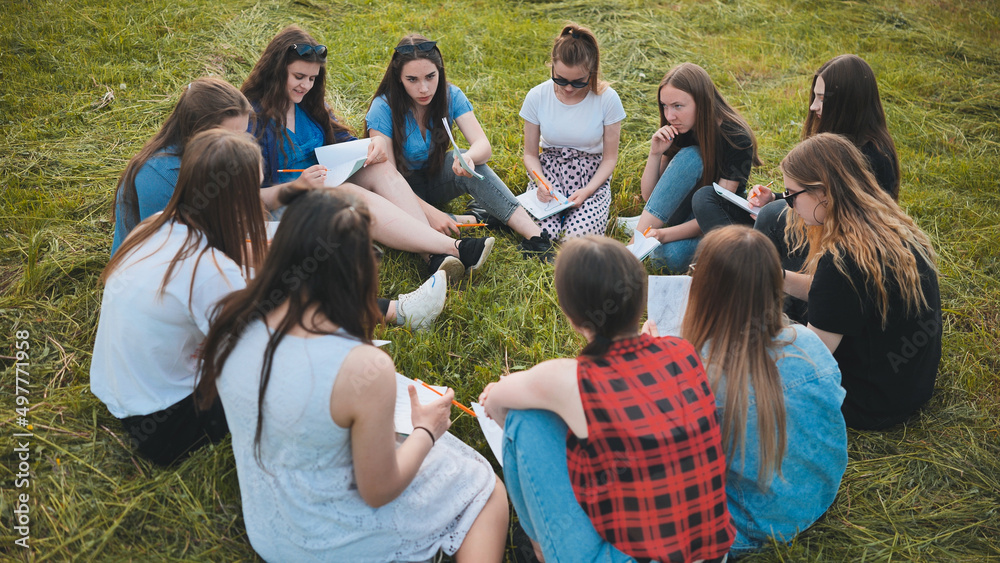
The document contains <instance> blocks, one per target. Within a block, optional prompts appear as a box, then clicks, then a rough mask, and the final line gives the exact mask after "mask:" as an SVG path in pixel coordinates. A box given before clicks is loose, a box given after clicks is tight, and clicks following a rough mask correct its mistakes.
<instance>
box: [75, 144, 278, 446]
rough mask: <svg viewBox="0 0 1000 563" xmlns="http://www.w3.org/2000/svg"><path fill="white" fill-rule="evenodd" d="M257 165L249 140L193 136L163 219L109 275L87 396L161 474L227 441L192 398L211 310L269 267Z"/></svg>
mask: <svg viewBox="0 0 1000 563" xmlns="http://www.w3.org/2000/svg"><path fill="white" fill-rule="evenodd" d="M260 163H261V158H260V149H259V148H258V147H257V143H255V142H254V141H253V139H251V138H250V137H249V136H248V135H246V134H244V133H234V132H232V131H226V130H223V129H211V130H209V131H204V132H202V133H199V134H198V135H196V136H194V137H193V138H192V139H191V140H190V141H189V142H188V143H187V145H186V146H185V156H184V159H183V160H182V161H181V165H180V171H179V173H178V177H177V185H176V187H175V189H174V192H173V196H172V197H171V199H170V202H169V203H167V206H166V208H165V209H164V210H163V212H162V213H157V214H155V215H153V216H151V217H149V218H148V219H146V220H145V221H143V222H142V223H140V224H139V225H137V226H136V227H135V229H134V230H133V231H132V233H131V234H130V235H129V237H128V238H126V239H125V242H124V243H122V245H121V247H120V248H119V249H118V252H116V253H115V255H114V257H112V258H111V261H110V262H109V263H108V265H107V267H106V268H105V269H104V273H103V274H102V275H101V281H102V282H104V294H103V297H102V300H101V317H100V321H98V325H97V337H96V339H95V341H94V355H93V360H92V361H91V365H90V389H91V391H92V392H93V393H94V395H96V396H97V398H99V399H100V400H101V401H102V402H104V404H105V405H107V407H108V410H109V411H111V414H113V415H114V416H115V417H117V418H119V419H121V420H122V424H123V426H124V429H125V432H126V434H127V435H128V437H129V439H130V441H131V442H132V445H133V447H134V448H135V449H136V450H137V451H138V453H139V454H140V455H141V456H143V457H145V458H147V459H149V460H151V461H153V462H154V463H157V464H159V465H170V464H171V463H173V462H175V461H177V460H178V459H181V458H182V457H184V456H185V455H187V453H189V452H190V451H191V450H193V449H195V448H197V447H199V446H201V445H203V444H205V443H207V442H208V441H212V442H217V441H218V440H221V439H222V438H223V437H225V435H226V434H227V433H228V427H227V426H226V419H225V413H224V412H223V410H222V405H221V404H220V403H219V402H218V401H215V402H214V403H212V404H211V405H210V406H208V407H207V408H206V409H204V410H201V411H199V410H198V409H196V408H195V407H194V402H193V401H192V393H193V391H194V384H195V374H196V373H197V367H198V366H197V362H198V356H199V347H200V345H201V343H202V341H203V340H204V338H205V334H207V333H208V325H209V319H210V314H211V311H212V308H213V307H214V306H215V304H216V303H217V302H218V301H219V299H221V298H222V297H224V296H225V295H227V294H229V293H230V292H231V291H234V290H237V289H242V288H243V287H245V286H246V282H245V281H244V279H245V277H246V276H247V274H248V271H249V268H250V267H251V266H253V265H254V264H260V263H261V261H262V259H263V256H264V250H265V245H266V231H265V228H264V210H263V207H262V205H261V201H260V193H259V192H260V175H261V168H260Z"/></svg>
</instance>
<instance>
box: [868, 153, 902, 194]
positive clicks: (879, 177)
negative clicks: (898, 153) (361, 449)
mask: <svg viewBox="0 0 1000 563" xmlns="http://www.w3.org/2000/svg"><path fill="white" fill-rule="evenodd" d="M861 154H863V155H865V159H866V160H867V161H868V166H869V167H871V169H872V172H874V173H875V181H876V182H878V186H879V187H880V188H882V190H883V191H885V193H887V194H889V195H890V196H892V198H893V199H896V195H895V191H896V169H895V167H894V166H893V165H892V159H890V158H889V157H888V156H886V155H884V154H882V151H880V150H878V147H876V146H875V143H874V142H872V141H868V142H867V143H865V144H864V146H862V147H861Z"/></svg>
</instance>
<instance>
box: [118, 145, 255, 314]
mask: <svg viewBox="0 0 1000 563" xmlns="http://www.w3.org/2000/svg"><path fill="white" fill-rule="evenodd" d="M184 150H185V156H184V159H183V160H181V169H180V173H179V175H178V177H177V186H176V187H175V188H174V195H173V197H171V198H170V202H169V203H167V207H166V208H165V209H164V210H163V213H160V214H157V215H154V216H152V217H150V218H148V219H146V220H145V221H143V222H142V223H140V224H139V226H138V227H136V228H135V230H134V231H133V232H132V234H131V235H129V237H128V238H126V239H125V242H124V243H122V245H121V247H120V248H119V249H118V252H116V253H115V255H114V256H112V257H111V260H110V261H109V262H108V265H107V266H106V267H105V268H104V271H103V272H102V273H101V282H102V283H106V282H107V280H108V277H109V276H110V275H111V274H112V273H113V272H114V271H115V269H117V268H118V266H119V265H121V263H122V262H123V261H124V260H125V258H126V257H127V256H129V255H130V254H132V252H138V251H139V249H140V248H141V247H142V246H143V245H144V244H145V243H146V241H147V240H149V238H150V237H152V236H153V234H155V233H156V232H157V231H158V230H159V229H160V228H161V227H163V226H164V225H169V224H172V223H174V222H177V223H181V224H183V225H185V226H186V227H187V237H186V238H185V240H184V243H183V244H182V245H181V247H180V249H179V250H178V251H177V254H176V255H174V257H173V259H171V261H170V265H169V266H168V267H167V272H166V274H164V276H163V282H162V283H161V284H160V289H159V292H160V293H161V294H162V292H163V289H164V287H165V286H166V284H167V283H168V282H169V281H170V280H171V279H172V278H173V276H174V271H175V270H176V268H177V266H178V264H179V263H180V262H182V261H184V260H187V259H189V258H191V257H192V256H193V255H194V253H195V251H196V250H197V249H198V247H199V246H201V244H202V241H204V242H205V248H203V249H202V250H201V252H200V253H199V254H198V257H197V258H196V264H200V263H201V262H200V261H201V258H202V256H204V254H205V253H206V252H208V250H209V249H216V250H220V251H222V252H223V253H224V254H225V255H226V256H228V257H229V258H231V259H232V260H233V261H234V262H236V264H237V265H239V266H240V267H241V268H242V269H243V274H244V276H247V277H248V276H249V267H250V266H251V265H252V264H259V263H260V262H261V260H262V259H263V257H264V249H265V244H266V242H265V241H266V239H267V234H266V231H265V228H264V206H263V204H262V203H261V201H260V166H261V157H260V147H258V146H257V144H256V143H254V142H253V139H251V138H250V136H249V135H247V134H245V133H233V132H231V131H226V130H223V129H210V130H208V131H203V132H201V133H198V134H197V135H195V136H194V138H193V139H191V140H190V141H189V142H188V144H187V145H186V146H185V148H184ZM170 228H172V226H171V227H170ZM248 241H249V243H248ZM196 268H197V266H196ZM191 284H192V286H193V284H194V277H193V276H192V278H191ZM192 289H193V287H192Z"/></svg>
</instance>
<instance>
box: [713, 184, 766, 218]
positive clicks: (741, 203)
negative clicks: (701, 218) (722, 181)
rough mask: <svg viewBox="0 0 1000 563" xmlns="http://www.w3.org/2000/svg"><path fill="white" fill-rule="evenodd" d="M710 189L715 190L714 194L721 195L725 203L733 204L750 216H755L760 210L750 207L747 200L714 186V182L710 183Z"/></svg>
mask: <svg viewBox="0 0 1000 563" xmlns="http://www.w3.org/2000/svg"><path fill="white" fill-rule="evenodd" d="M712 188H713V189H714V190H715V193H717V194H719V195H721V196H722V197H723V198H725V199H726V200H727V201H729V202H731V203H733V204H735V205H736V206H737V207H739V208H740V209H742V210H744V211H746V212H747V213H750V214H753V215H756V214H758V213H760V208H759V207H756V206H753V205H750V202H749V201H747V200H745V199H743V198H742V197H740V196H738V195H736V194H734V193H733V192H731V191H729V190H727V189H726V188H723V187H722V186H720V185H719V184H716V183H715V182H712Z"/></svg>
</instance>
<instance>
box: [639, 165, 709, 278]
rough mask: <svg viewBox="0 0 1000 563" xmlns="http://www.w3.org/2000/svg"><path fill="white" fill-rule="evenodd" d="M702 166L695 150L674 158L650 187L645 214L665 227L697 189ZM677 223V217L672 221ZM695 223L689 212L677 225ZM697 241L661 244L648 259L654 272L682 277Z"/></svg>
mask: <svg viewBox="0 0 1000 563" xmlns="http://www.w3.org/2000/svg"><path fill="white" fill-rule="evenodd" d="M701 171H702V162H701V152H700V151H699V150H698V147H684V148H683V149H681V150H679V151H678V152H677V154H675V155H674V157H673V158H672V159H670V162H668V163H667V168H666V170H664V171H663V175H662V176H660V179H659V180H657V182H656V186H655V187H653V193H651V194H649V200H648V201H647V202H646V207H645V209H644V211H648V212H649V214H650V215H652V216H653V217H656V218H657V219H659V220H660V221H663V223H664V224H666V223H668V222H669V221H670V219H671V218H672V216H673V215H674V214H675V213H676V212H677V211H678V209H679V208H681V207H682V205H684V204H685V202H687V201H688V196H689V195H690V194H691V192H692V191H693V190H694V189H695V188H696V187H697V185H698V180H699V179H700V178H701ZM673 218H674V219H677V217H673ZM691 219H694V212H692V211H691V210H690V209H688V211H687V213H686V215H685V216H684V217H681V220H680V221H675V224H680V223H683V222H686V221H689V220H691ZM699 240H700V239H698V238H691V239H684V240H675V241H673V242H668V243H667V244H662V245H660V246H659V247H657V249H656V250H654V251H653V253H652V254H651V255H650V260H651V263H652V265H653V267H654V268H657V269H661V270H662V269H666V270H669V271H670V272H677V273H684V271H685V270H687V267H688V264H690V263H691V258H692V257H694V251H695V249H696V248H697V247H698V241H699Z"/></svg>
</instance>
